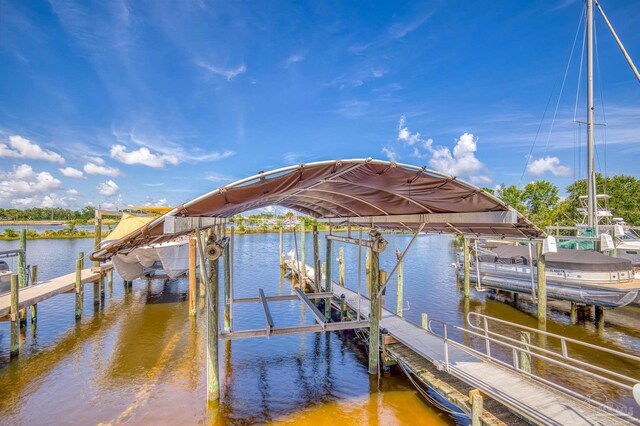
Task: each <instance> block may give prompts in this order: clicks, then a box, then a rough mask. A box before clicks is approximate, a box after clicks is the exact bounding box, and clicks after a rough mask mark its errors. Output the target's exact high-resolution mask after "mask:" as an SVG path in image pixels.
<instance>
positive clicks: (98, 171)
mask: <svg viewBox="0 0 640 426" xmlns="http://www.w3.org/2000/svg"><path fill="white" fill-rule="evenodd" d="M84 171H85V172H86V173H87V174H90V175H103V176H111V177H117V176H120V170H119V169H117V168H115V167H107V166H99V165H97V164H93V163H87V164H85V165H84Z"/></svg>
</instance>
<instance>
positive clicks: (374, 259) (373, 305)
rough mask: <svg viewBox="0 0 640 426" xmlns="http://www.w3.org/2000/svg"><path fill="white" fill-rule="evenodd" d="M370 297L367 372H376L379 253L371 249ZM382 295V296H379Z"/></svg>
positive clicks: (378, 343) (378, 340) (378, 319)
mask: <svg viewBox="0 0 640 426" xmlns="http://www.w3.org/2000/svg"><path fill="white" fill-rule="evenodd" d="M370 280H371V299H370V300H369V374H377V373H378V357H379V350H380V298H379V297H378V291H379V290H380V253H378V252H375V251H373V250H371V276H370ZM380 297H382V296H380Z"/></svg>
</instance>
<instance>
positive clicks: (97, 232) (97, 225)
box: [93, 211, 102, 268]
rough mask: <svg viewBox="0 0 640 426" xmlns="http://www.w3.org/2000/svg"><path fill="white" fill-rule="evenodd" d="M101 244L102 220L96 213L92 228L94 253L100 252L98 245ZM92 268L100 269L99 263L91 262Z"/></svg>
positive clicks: (97, 261)
mask: <svg viewBox="0 0 640 426" xmlns="http://www.w3.org/2000/svg"><path fill="white" fill-rule="evenodd" d="M101 242H102V218H101V217H100V215H99V214H98V212H97V211H96V217H95V221H94V226H93V249H94V250H95V251H98V250H100V243H101ZM93 266H95V267H96V268H99V267H100V261H99V260H96V261H94V262H93Z"/></svg>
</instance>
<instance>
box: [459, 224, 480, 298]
mask: <svg viewBox="0 0 640 426" xmlns="http://www.w3.org/2000/svg"><path fill="white" fill-rule="evenodd" d="M462 247H463V254H464V261H463V263H464V284H463V285H464V287H463V294H464V297H469V295H470V294H471V278H470V277H469V273H470V271H471V259H470V256H469V240H468V239H467V237H464V239H463V243H462ZM478 278H479V277H478ZM478 278H476V279H478Z"/></svg>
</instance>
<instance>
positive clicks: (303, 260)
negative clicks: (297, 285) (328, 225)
mask: <svg viewBox="0 0 640 426" xmlns="http://www.w3.org/2000/svg"><path fill="white" fill-rule="evenodd" d="M300 272H301V274H300V281H302V288H303V289H304V288H305V287H304V285H305V280H306V278H307V249H306V244H305V228H304V221H301V222H300Z"/></svg>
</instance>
